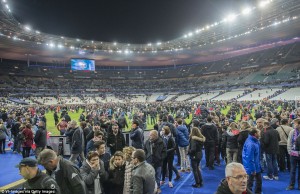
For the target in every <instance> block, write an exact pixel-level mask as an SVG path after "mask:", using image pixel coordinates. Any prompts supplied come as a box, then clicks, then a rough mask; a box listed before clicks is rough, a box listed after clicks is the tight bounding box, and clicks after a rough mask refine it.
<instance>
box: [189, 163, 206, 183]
mask: <svg viewBox="0 0 300 194" xmlns="http://www.w3.org/2000/svg"><path fill="white" fill-rule="evenodd" d="M191 164H192V169H193V175H194V179H195V182H196V184H200V185H201V184H203V179H202V174H201V172H200V167H199V166H200V160H191Z"/></svg>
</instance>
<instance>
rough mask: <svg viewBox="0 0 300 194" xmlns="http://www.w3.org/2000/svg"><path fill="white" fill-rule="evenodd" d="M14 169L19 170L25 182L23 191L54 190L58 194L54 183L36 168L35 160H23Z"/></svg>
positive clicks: (57, 187)
mask: <svg viewBox="0 0 300 194" xmlns="http://www.w3.org/2000/svg"><path fill="white" fill-rule="evenodd" d="M16 167H17V168H19V170H20V174H21V175H22V177H23V178H24V179H25V180H26V182H25V183H24V185H23V189H24V190H30V189H46V190H54V191H55V193H56V194H60V189H59V186H58V185H57V183H56V181H55V180H54V179H53V178H51V177H50V176H49V175H47V174H45V173H43V172H42V171H41V170H40V169H39V168H38V166H37V161H36V160H35V159H32V158H24V159H23V160H21V162H20V163H19V164H18V165H17V166H16Z"/></svg>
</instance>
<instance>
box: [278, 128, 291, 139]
mask: <svg viewBox="0 0 300 194" xmlns="http://www.w3.org/2000/svg"><path fill="white" fill-rule="evenodd" d="M280 127H281V129H282V131H283V132H284V133H285V135H286V138H288V137H289V136H288V135H287V134H286V132H285V130H284V129H283V127H282V125H280Z"/></svg>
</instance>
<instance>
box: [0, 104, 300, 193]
mask: <svg viewBox="0 0 300 194" xmlns="http://www.w3.org/2000/svg"><path fill="white" fill-rule="evenodd" d="M279 105H280V107H281V109H278V107H279ZM227 106H230V110H229V112H228V113H227V114H223V113H222V111H221V110H222V109H224V108H226V107H227ZM294 106H295V104H293V103H291V102H282V103H273V102H269V101H260V102H258V101H256V102H216V103H210V102H203V103H201V104H192V103H188V102H187V103H154V104H136V103H135V104H131V106H130V105H129V104H127V105H122V106H121V104H117V103H116V104H108V105H105V106H95V105H91V106H85V107H81V108H83V109H84V112H82V113H81V115H80V117H79V118H73V120H72V119H71V118H70V116H69V115H68V111H72V110H74V111H79V110H81V109H79V107H76V106H70V107H62V108H61V109H58V107H50V106H49V107H30V108H28V107H22V108H10V109H7V110H3V111H2V112H1V118H2V121H1V123H0V139H1V141H0V142H3V138H2V137H4V142H5V139H6V137H7V136H8V137H9V138H13V139H14V142H13V145H14V146H13V152H16V153H18V152H19V153H20V152H21V150H22V155H23V160H22V161H21V162H20V164H19V169H20V174H21V175H22V176H23V177H24V178H25V179H27V182H26V184H25V185H24V188H26V189H33V188H41V189H56V191H57V193H78V194H79V193H81V194H82V193H91V194H92V193H106V194H108V193H114V194H115V193H134V194H136V193H143V194H144V193H149V194H150V193H151V194H152V193H161V188H160V187H161V186H162V185H164V184H166V178H167V186H168V187H170V188H172V187H173V186H174V184H176V181H177V180H179V179H180V178H181V176H182V175H183V173H193V175H194V181H195V182H194V184H192V185H191V186H192V187H195V188H201V187H203V185H204V184H205V177H203V176H202V173H201V169H200V161H201V160H202V155H203V149H204V152H205V164H206V167H207V169H208V170H211V171H213V170H214V169H215V166H216V165H221V164H222V163H221V161H225V162H226V164H227V166H226V169H225V174H226V177H225V179H223V180H222V181H221V183H220V186H219V187H218V188H216V193H217V194H219V193H226V194H230V193H234V194H242V193H245V192H246V193H252V192H253V193H262V187H263V186H262V180H263V179H264V180H267V181H276V180H279V179H280V172H285V171H289V172H290V181H289V185H287V188H286V189H287V190H292V189H295V186H296V185H297V184H296V170H297V168H298V187H297V189H300V168H299V167H300V135H299V134H300V109H295V107H294ZM47 111H53V113H54V115H56V116H54V118H57V119H59V120H56V125H57V129H58V130H59V131H60V134H61V135H63V136H66V138H67V139H68V142H69V145H70V150H71V156H70V157H69V158H68V159H66V158H64V157H62V155H60V153H56V152H54V151H53V150H51V149H47V128H46V126H47V120H46V118H45V113H46V112H47ZM58 114H60V117H59V116H58ZM190 115H192V118H191V119H190V120H191V122H189V123H187V122H186V118H189V117H190ZM239 115H241V116H240V118H237V117H239ZM126 116H127V117H128V118H129V120H128V119H126ZM127 121H131V123H127ZM150 122H151V123H153V124H154V129H151V130H150V132H149V137H148V136H146V135H145V130H146V129H147V123H150ZM127 127H128V128H129V129H130V130H129V137H130V139H131V141H130V144H128V142H126V141H125V138H124V135H123V134H122V132H124V131H125V129H126V128H127ZM3 134H4V135H3ZM33 143H35V147H34V148H33V147H32V145H33ZM3 146H5V143H2V146H1V153H5V147H3ZM21 148H22V149H21ZM32 148H33V149H34V150H35V152H34V153H35V156H36V159H32V158H28V156H29V154H30V150H31V149H32ZM176 157H177V160H175V158H176ZM175 161H177V163H176V162H175ZM38 163H39V164H41V165H43V166H44V167H45V169H46V171H47V175H44V174H43V173H42V172H40V170H39V169H38V167H37V164H38ZM297 166H298V167H297ZM24 169H27V170H24ZM264 171H266V173H267V175H266V176H263V177H262V173H263V172H264ZM173 172H174V173H173ZM173 174H175V176H176V177H175V178H174V179H173ZM48 175H49V176H48ZM45 176H46V177H47V178H44V177H45ZM38 177H39V178H38ZM38 180H39V181H41V182H43V184H37V182H38ZM254 180H255V181H254ZM254 182H255V187H254V188H253V184H254ZM37 185H39V186H37ZM253 189H254V190H253Z"/></svg>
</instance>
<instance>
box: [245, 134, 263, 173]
mask: <svg viewBox="0 0 300 194" xmlns="http://www.w3.org/2000/svg"><path fill="white" fill-rule="evenodd" d="M243 165H244V167H245V170H246V172H247V174H249V175H250V174H252V173H254V172H256V173H260V172H261V166H260V144H259V141H258V139H256V138H255V137H253V136H251V135H248V138H247V140H246V142H245V144H244V148H243Z"/></svg>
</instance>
